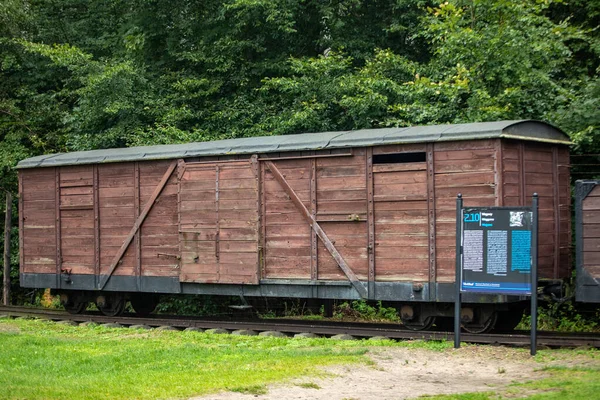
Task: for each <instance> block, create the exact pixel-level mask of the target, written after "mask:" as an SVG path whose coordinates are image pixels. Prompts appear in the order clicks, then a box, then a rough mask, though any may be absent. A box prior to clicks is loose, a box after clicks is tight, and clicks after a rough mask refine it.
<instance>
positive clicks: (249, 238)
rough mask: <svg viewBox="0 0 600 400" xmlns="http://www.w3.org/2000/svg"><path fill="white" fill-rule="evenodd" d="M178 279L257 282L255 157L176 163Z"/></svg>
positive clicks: (240, 282)
mask: <svg viewBox="0 0 600 400" xmlns="http://www.w3.org/2000/svg"><path fill="white" fill-rule="evenodd" d="M179 176H180V179H179V245H180V251H181V274H180V281H182V282H196V283H236V284H243V283H246V284H258V264H259V256H258V176H257V162H256V161H255V160H254V159H253V160H252V161H240V162H220V163H210V164H206V163H181V164H180V167H179Z"/></svg>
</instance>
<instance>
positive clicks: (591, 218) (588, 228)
mask: <svg viewBox="0 0 600 400" xmlns="http://www.w3.org/2000/svg"><path fill="white" fill-rule="evenodd" d="M575 220H576V222H575V235H576V241H575V243H576V246H577V249H576V266H577V274H576V278H577V285H576V286H577V287H576V291H575V295H576V300H577V301H581V302H585V303H600V181H597V180H585V181H584V180H581V181H577V182H575Z"/></svg>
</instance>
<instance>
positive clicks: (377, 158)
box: [373, 151, 427, 164]
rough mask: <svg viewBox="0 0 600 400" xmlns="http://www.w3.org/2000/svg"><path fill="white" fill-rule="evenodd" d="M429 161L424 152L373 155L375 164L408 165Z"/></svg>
mask: <svg viewBox="0 0 600 400" xmlns="http://www.w3.org/2000/svg"><path fill="white" fill-rule="evenodd" d="M425 161H427V155H426V154H425V152H424V151H419V152H414V153H392V154H375V155H373V164H406V163H416V162H425Z"/></svg>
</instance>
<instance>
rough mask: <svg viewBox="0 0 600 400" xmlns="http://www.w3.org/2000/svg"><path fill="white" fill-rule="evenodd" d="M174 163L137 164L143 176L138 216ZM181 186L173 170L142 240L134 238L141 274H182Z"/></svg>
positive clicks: (149, 216) (147, 219)
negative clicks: (180, 261) (180, 269)
mask: <svg viewBox="0 0 600 400" xmlns="http://www.w3.org/2000/svg"><path fill="white" fill-rule="evenodd" d="M171 162H172V160H167V161H148V162H140V163H139V164H138V165H137V166H135V167H134V168H137V169H138V176H139V207H137V211H136V212H135V215H136V217H137V215H139V213H140V210H143V209H144V206H145V205H146V202H147V201H148V199H150V197H151V196H152V193H153V192H154V190H155V189H156V187H157V186H158V184H159V182H160V181H161V179H162V177H163V175H164V174H165V172H166V171H167V169H168V168H169V165H170V164H171ZM134 175H135V173H134ZM177 186H178V185H177V173H173V175H171V177H170V178H169V180H168V181H167V184H166V185H165V188H164V189H163V190H162V192H161V194H160V196H158V199H157V200H156V202H155V203H154V205H153V206H152V209H150V212H149V213H148V216H147V217H146V219H145V220H144V223H143V224H142V227H141V228H140V232H139V240H140V242H139V243H137V244H136V242H135V241H134V242H133V243H132V244H131V246H132V247H133V246H137V249H136V250H135V251H136V252H138V253H139V258H140V264H139V268H140V269H141V271H140V275H141V276H170V277H175V276H178V275H179V264H180V263H179V260H178V259H177V256H179V229H178V223H179V219H178V212H177ZM134 200H135V196H134ZM134 208H136V207H134ZM129 228H131V226H130V227H129Z"/></svg>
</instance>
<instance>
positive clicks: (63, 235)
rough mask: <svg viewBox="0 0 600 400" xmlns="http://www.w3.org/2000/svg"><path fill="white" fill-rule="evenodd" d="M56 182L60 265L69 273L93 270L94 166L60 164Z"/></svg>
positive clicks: (83, 272) (90, 271)
mask: <svg viewBox="0 0 600 400" xmlns="http://www.w3.org/2000/svg"><path fill="white" fill-rule="evenodd" d="M59 182H60V190H59V193H60V252H61V254H62V269H66V270H69V271H70V272H71V273H72V274H94V272H95V257H94V254H95V251H94V250H95V248H94V243H95V240H94V239H95V234H94V186H93V169H92V168H91V167H90V166H73V167H62V168H60V169H59Z"/></svg>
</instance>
